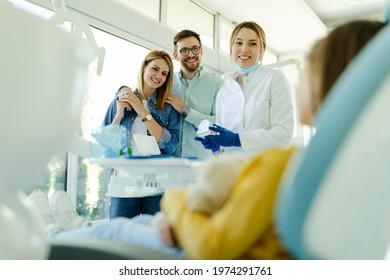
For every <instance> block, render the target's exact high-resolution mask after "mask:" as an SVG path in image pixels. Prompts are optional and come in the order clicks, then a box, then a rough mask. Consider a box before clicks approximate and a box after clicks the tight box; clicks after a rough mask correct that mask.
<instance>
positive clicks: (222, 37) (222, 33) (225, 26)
mask: <svg viewBox="0 0 390 280" xmlns="http://www.w3.org/2000/svg"><path fill="white" fill-rule="evenodd" d="M219 18H220V23H219V50H220V51H222V52H224V53H225V54H227V55H229V53H230V48H229V43H230V35H231V34H232V32H233V29H234V25H233V24H232V23H230V22H228V21H227V20H225V19H224V18H223V17H219Z"/></svg>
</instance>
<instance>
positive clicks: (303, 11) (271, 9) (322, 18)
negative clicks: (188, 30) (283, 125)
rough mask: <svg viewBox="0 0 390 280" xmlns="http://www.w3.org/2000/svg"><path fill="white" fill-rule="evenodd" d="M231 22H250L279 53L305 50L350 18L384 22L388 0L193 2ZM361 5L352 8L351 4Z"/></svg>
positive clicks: (229, 0)
mask: <svg viewBox="0 0 390 280" xmlns="http://www.w3.org/2000/svg"><path fill="white" fill-rule="evenodd" d="M194 2H197V3H199V4H201V5H202V6H204V7H205V8H207V9H209V10H210V11H212V12H218V13H220V14H222V15H223V16H224V17H226V18H227V19H228V20H229V21H232V22H242V21H248V20H253V21H256V22H257V23H259V24H260V25H261V26H262V27H263V28H264V31H265V32H266V36H267V45H268V47H269V48H270V49H272V50H273V51H275V52H276V53H278V54H288V53H294V52H302V51H306V50H307V49H309V48H310V47H311V45H312V44H313V42H314V41H315V40H316V39H318V38H320V37H322V36H324V35H325V34H326V32H327V31H328V30H329V29H330V28H332V27H334V26H337V25H339V24H341V23H343V22H345V21H349V20H353V19H379V20H383V14H384V12H383V11H384V10H385V8H384V7H385V4H386V3H387V0H239V1H237V0H196V1H194ZM357 2H359V3H358V4H360V5H359V6H355V5H353V4H356V3H357Z"/></svg>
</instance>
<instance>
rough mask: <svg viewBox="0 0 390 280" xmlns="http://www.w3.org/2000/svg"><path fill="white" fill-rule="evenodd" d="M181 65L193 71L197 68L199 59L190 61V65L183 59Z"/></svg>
mask: <svg viewBox="0 0 390 280" xmlns="http://www.w3.org/2000/svg"><path fill="white" fill-rule="evenodd" d="M183 66H184V68H185V69H186V70H187V71H189V72H194V71H196V70H198V68H199V60H196V61H195V63H191V65H189V63H187V61H185V60H184V61H183Z"/></svg>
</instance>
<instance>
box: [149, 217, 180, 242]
mask: <svg viewBox="0 0 390 280" xmlns="http://www.w3.org/2000/svg"><path fill="white" fill-rule="evenodd" d="M154 224H155V226H156V227H157V229H158V231H159V232H160V236H161V239H162V240H163V241H164V243H165V245H167V246H169V247H175V246H176V240H175V237H174V234H173V230H172V226H171V224H170V223H169V221H168V219H167V218H166V217H165V215H164V214H163V213H162V212H158V213H156V214H155V215H154Z"/></svg>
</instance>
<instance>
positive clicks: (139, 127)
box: [129, 100, 148, 156]
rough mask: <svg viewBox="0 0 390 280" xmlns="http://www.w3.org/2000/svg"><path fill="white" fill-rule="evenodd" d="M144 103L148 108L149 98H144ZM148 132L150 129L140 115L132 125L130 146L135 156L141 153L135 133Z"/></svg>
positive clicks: (145, 133)
mask: <svg viewBox="0 0 390 280" xmlns="http://www.w3.org/2000/svg"><path fill="white" fill-rule="evenodd" d="M142 105H144V107H145V108H146V109H147V105H148V103H147V100H142ZM133 110H134V109H133ZM147 133H148V130H147V128H146V124H145V123H144V122H143V121H142V118H141V116H140V115H138V116H137V117H136V118H135V120H134V123H133V125H132V127H131V131H130V136H129V146H130V147H131V150H132V154H133V155H135V156H137V155H141V154H140V152H139V151H138V148H137V145H136V144H135V140H134V137H133V135H134V134H141V135H147Z"/></svg>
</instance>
